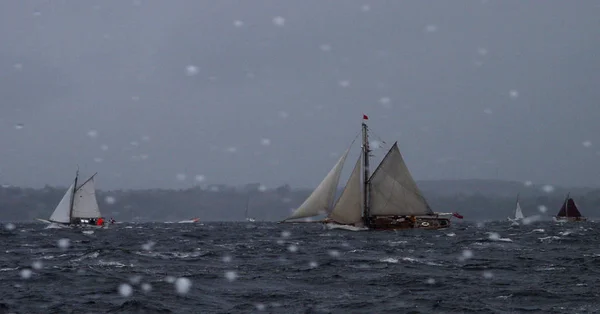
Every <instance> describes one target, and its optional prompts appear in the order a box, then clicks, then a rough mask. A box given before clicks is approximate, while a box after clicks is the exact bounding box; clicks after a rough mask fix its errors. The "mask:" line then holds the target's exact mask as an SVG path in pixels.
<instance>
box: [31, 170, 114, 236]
mask: <svg viewBox="0 0 600 314" xmlns="http://www.w3.org/2000/svg"><path fill="white" fill-rule="evenodd" d="M96 174H97V173H95V174H94V175H92V176H91V177H90V178H89V179H87V180H86V181H84V182H83V183H82V184H81V185H78V179H79V169H78V170H77V172H76V174H75V180H74V182H73V183H72V184H71V186H70V187H69V188H68V189H67V191H66V192H65V195H63V197H62V199H61V200H60V202H59V203H58V205H57V206H56V208H55V209H54V212H53V213H52V215H51V216H50V219H48V220H46V219H40V218H38V219H37V220H39V221H42V222H45V223H49V224H57V225H59V226H77V227H96V228H101V227H106V225H107V224H105V222H104V218H102V214H100V208H99V206H98V201H97V200H96V187H95V185H94V177H95V176H96Z"/></svg>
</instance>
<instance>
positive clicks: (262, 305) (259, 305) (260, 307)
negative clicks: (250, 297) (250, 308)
mask: <svg viewBox="0 0 600 314" xmlns="http://www.w3.org/2000/svg"><path fill="white" fill-rule="evenodd" d="M254 307H256V310H257V311H264V310H265V309H266V308H267V306H266V305H264V304H262V303H256V304H255V305H254Z"/></svg>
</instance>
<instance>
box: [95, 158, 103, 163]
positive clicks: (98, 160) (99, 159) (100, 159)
mask: <svg viewBox="0 0 600 314" xmlns="http://www.w3.org/2000/svg"><path fill="white" fill-rule="evenodd" d="M103 161H104V159H102V158H101V157H95V158H94V162H97V163H101V162H103Z"/></svg>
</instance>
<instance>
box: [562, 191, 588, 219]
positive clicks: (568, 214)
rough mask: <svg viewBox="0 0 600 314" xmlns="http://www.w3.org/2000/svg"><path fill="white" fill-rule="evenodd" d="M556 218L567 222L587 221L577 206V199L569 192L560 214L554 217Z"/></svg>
mask: <svg viewBox="0 0 600 314" xmlns="http://www.w3.org/2000/svg"><path fill="white" fill-rule="evenodd" d="M554 220H555V221H561V222H566V221H586V220H587V219H586V218H585V217H583V216H582V215H581V213H580V212H579V209H578V208H577V204H575V201H574V200H573V199H572V198H571V197H570V196H569V194H567V197H566V198H565V201H564V202H563V205H562V206H561V208H560V210H559V211H558V214H557V215H556V217H554Z"/></svg>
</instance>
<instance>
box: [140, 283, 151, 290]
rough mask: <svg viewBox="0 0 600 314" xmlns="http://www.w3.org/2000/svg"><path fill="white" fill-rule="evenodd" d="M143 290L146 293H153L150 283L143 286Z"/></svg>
mask: <svg viewBox="0 0 600 314" xmlns="http://www.w3.org/2000/svg"><path fill="white" fill-rule="evenodd" d="M142 290H143V291H144V292H150V291H152V286H151V285H150V284H149V283H147V282H145V283H143V284H142Z"/></svg>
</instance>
